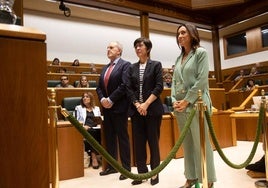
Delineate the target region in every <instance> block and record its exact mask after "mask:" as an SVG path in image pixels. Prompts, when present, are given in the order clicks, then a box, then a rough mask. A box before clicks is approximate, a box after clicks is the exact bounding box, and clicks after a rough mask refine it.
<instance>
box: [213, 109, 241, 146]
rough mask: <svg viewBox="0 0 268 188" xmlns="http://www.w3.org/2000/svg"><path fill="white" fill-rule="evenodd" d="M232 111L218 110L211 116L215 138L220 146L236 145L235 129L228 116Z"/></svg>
mask: <svg viewBox="0 0 268 188" xmlns="http://www.w3.org/2000/svg"><path fill="white" fill-rule="evenodd" d="M232 113H233V112H229V111H219V112H214V113H213V115H212V117H211V122H212V124H213V128H214V131H215V134H216V138H217V140H218V142H219V145H220V147H221V148H226V147H231V146H236V145H237V140H236V129H235V127H233V125H232V122H231V118H230V115H231V114H232Z"/></svg>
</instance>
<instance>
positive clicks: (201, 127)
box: [197, 90, 208, 188]
mask: <svg viewBox="0 0 268 188" xmlns="http://www.w3.org/2000/svg"><path fill="white" fill-rule="evenodd" d="M197 108H198V111H199V131H200V146H201V170H202V183H203V188H208V180H207V162H206V143H205V139H206V137H205V124H204V117H205V116H204V111H205V110H206V109H205V106H204V103H203V100H202V93H201V90H199V91H198V101H197Z"/></svg>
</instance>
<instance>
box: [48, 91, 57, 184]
mask: <svg viewBox="0 0 268 188" xmlns="http://www.w3.org/2000/svg"><path fill="white" fill-rule="evenodd" d="M55 98H56V92H55V90H54V89H51V93H50V98H49V107H48V108H49V120H50V127H49V128H50V137H51V140H49V142H50V147H49V152H50V153H49V155H50V157H51V163H50V166H51V178H52V188H58V187H59V160H58V141H57V119H58V118H57V108H59V106H56V100H55Z"/></svg>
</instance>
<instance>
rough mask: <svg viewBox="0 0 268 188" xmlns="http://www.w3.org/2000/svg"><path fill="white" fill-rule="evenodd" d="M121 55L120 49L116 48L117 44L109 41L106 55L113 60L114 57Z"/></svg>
mask: <svg viewBox="0 0 268 188" xmlns="http://www.w3.org/2000/svg"><path fill="white" fill-rule="evenodd" d="M120 55H121V50H120V49H119V48H118V46H117V44H116V43H115V42H111V43H110V44H109V45H108V46H107V57H108V58H109V59H110V60H111V61H113V60H115V59H116V58H118V57H120Z"/></svg>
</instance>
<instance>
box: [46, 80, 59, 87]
mask: <svg viewBox="0 0 268 188" xmlns="http://www.w3.org/2000/svg"><path fill="white" fill-rule="evenodd" d="M60 83H61V81H60V80H48V81H47V87H56V85H58V84H60Z"/></svg>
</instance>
